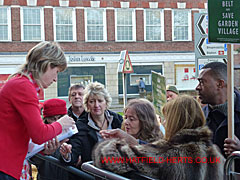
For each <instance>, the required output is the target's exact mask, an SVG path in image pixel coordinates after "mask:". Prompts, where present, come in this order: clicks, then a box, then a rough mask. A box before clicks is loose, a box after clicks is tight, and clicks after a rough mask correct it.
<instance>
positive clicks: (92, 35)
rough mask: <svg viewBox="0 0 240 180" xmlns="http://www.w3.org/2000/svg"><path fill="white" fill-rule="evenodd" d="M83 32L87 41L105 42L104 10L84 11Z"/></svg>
mask: <svg viewBox="0 0 240 180" xmlns="http://www.w3.org/2000/svg"><path fill="white" fill-rule="evenodd" d="M85 17H86V18H85V25H86V26H85V32H86V40H87V41H106V40H107V30H106V11H105V10H104V9H86V11H85Z"/></svg>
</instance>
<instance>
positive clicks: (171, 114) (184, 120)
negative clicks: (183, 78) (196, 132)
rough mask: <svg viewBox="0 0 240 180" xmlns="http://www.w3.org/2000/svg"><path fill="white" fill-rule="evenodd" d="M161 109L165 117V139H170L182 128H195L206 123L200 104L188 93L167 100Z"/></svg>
mask: <svg viewBox="0 0 240 180" xmlns="http://www.w3.org/2000/svg"><path fill="white" fill-rule="evenodd" d="M162 111H163V115H164V118H165V119H166V125H165V137H164V138H165V139H166V140H170V139H171V138H172V136H174V135H175V134H176V133H177V132H179V131H180V130H182V129H195V128H197V127H202V126H204V125H205V123H206V120H205V117H204V114H203V111H202V109H201V106H200V105H199V103H198V102H197V101H196V100H195V99H194V98H193V97H191V96H188V95H183V96H179V97H177V98H175V99H173V100H171V101H169V102H167V104H166V105H165V106H164V107H163V110H162Z"/></svg>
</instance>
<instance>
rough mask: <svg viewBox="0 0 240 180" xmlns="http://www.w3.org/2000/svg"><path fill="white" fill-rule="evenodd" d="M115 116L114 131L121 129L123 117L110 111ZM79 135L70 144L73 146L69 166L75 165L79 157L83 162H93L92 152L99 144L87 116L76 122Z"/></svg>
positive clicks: (72, 138)
mask: <svg viewBox="0 0 240 180" xmlns="http://www.w3.org/2000/svg"><path fill="white" fill-rule="evenodd" d="M108 112H109V113H110V115H112V116H113V121H112V129H116V128H121V124H122V120H123V119H122V116H121V115H119V114H116V113H114V112H112V111H108ZM87 115H88V113H87ZM76 126H77V128H78V133H77V134H75V135H73V136H72V137H71V138H70V140H69V142H68V143H69V144H72V153H71V162H69V163H68V164H70V165H75V164H76V162H77V161H78V157H79V156H81V162H82V163H83V162H87V161H91V160H92V157H91V155H92V150H93V148H94V146H95V145H96V143H97V142H98V138H97V134H96V130H95V129H93V128H92V127H90V126H89V125H88V116H85V117H83V118H81V119H80V120H78V121H77V122H76Z"/></svg>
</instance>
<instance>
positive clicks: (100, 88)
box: [83, 82, 112, 112]
mask: <svg viewBox="0 0 240 180" xmlns="http://www.w3.org/2000/svg"><path fill="white" fill-rule="evenodd" d="M93 95H96V96H103V97H104V99H105V100H106V104H107V109H109V108H110V106H111V103H112V98H111V96H110V94H109V92H108V91H107V89H106V88H104V85H103V84H101V83H99V82H91V83H89V84H88V85H87V87H86V88H85V90H84V96H83V106H84V108H85V111H87V112H89V109H88V107H87V103H88V99H89V97H90V96H93Z"/></svg>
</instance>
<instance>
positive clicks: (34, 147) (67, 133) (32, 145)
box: [26, 125, 78, 159]
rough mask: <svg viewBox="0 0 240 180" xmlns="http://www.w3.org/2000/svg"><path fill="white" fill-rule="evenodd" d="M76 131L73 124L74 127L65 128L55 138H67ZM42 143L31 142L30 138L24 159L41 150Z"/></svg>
mask: <svg viewBox="0 0 240 180" xmlns="http://www.w3.org/2000/svg"><path fill="white" fill-rule="evenodd" d="M76 133H78V130H77V127H76V125H74V128H72V127H71V128H69V129H65V130H64V131H63V132H62V133H61V134H59V135H58V136H57V139H58V141H62V140H63V139H66V138H69V137H71V136H72V135H74V134H76ZM44 144H45V143H44ZM44 144H41V145H38V144H35V143H33V142H32V140H30V142H29V145H28V153H27V156H26V159H29V158H31V157H32V156H34V155H35V154H37V153H38V152H40V151H42V150H43V149H44Z"/></svg>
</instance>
